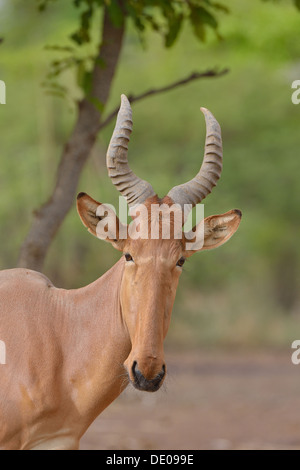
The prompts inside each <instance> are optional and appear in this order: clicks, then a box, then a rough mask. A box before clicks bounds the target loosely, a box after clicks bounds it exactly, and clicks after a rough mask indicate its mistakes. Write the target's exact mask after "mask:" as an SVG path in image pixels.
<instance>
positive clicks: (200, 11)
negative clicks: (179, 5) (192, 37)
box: [190, 5, 218, 41]
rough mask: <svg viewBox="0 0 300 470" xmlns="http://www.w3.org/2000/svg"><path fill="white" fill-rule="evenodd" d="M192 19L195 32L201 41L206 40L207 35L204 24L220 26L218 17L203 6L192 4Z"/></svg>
mask: <svg viewBox="0 0 300 470" xmlns="http://www.w3.org/2000/svg"><path fill="white" fill-rule="evenodd" d="M190 20H191V23H192V26H193V29H194V33H195V34H196V36H197V37H198V38H199V39H200V40H201V41H205V37H206V34H205V28H204V25H208V26H210V27H211V28H213V29H217V27H218V23H217V21H216V19H215V18H214V17H213V16H212V14H211V13H209V11H207V10H206V9H205V8H203V7H198V6H193V5H191V13H190Z"/></svg>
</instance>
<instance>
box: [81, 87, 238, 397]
mask: <svg viewBox="0 0 300 470" xmlns="http://www.w3.org/2000/svg"><path fill="white" fill-rule="evenodd" d="M201 111H202V112H203V113H204V116H205V120H206V127H207V132H206V142H205V153H204V160H203V163H202V166H201V168H200V171H199V172H198V174H197V175H196V176H195V178H193V179H192V180H191V181H189V182H187V183H185V184H182V185H179V186H176V187H174V188H173V189H171V191H169V193H168V195H167V196H165V197H164V198H163V199H160V198H159V197H158V196H157V195H156V194H155V192H154V190H153V188H152V186H151V185H150V184H149V183H148V182H146V181H144V180H141V179H140V178H138V177H137V176H136V175H135V174H134V173H133V172H132V170H131V169H130V167H129V165H128V160H127V151H128V142H129V138H130V134H131V131H132V112H131V107H130V104H129V101H128V99H127V98H126V96H125V95H122V103H121V108H120V111H119V114H118V118H117V123H116V127H115V129H114V132H113V136H112V138H111V141H110V145H109V148H108V152H107V168H108V173H109V176H110V178H111V179H112V182H113V184H114V185H115V186H116V187H117V189H118V190H119V191H120V193H121V194H122V195H123V196H124V197H125V199H126V200H127V203H128V205H129V207H130V208H131V211H133V215H132V217H133V222H132V224H130V225H129V226H124V225H123V224H122V223H121V222H120V221H119V219H118V218H117V216H116V215H115V212H114V211H113V210H112V209H111V208H109V207H107V206H104V205H103V204H101V203H99V202H97V201H95V200H94V199H92V198H91V197H89V196H88V195H86V194H84V193H80V194H79V195H78V200H77V207H78V212H79V215H80V217H81V220H82V222H83V224H84V225H85V226H86V227H87V228H88V229H89V231H90V232H91V233H92V234H93V235H96V236H97V237H98V238H101V239H104V240H106V241H108V242H110V243H111V244H112V245H113V246H114V247H115V248H116V249H118V250H120V251H122V252H123V253H124V271H123V276H122V283H121V287H120V304H121V311H122V315H123V320H124V323H125V325H126V327H127V329H128V333H129V336H130V340H131V352H130V354H129V356H128V358H127V359H126V361H125V364H124V365H125V368H126V370H127V373H128V376H129V379H130V380H131V382H132V383H133V385H134V386H135V387H136V388H137V389H139V390H146V391H155V390H158V389H159V387H160V385H161V384H162V382H163V379H164V377H165V374H166V366H165V361H164V351H163V341H164V338H165V336H166V334H167V331H168V327H169V323H170V317H171V311H172V307H173V303H174V299H175V294H176V289H177V284H178V280H179V276H180V274H181V271H182V266H183V264H184V262H185V260H186V258H188V257H189V256H191V255H192V254H193V253H195V252H196V251H201V250H208V249H211V248H216V247H218V246H220V245H222V244H223V243H225V242H226V241H227V240H229V238H230V237H231V236H232V235H233V234H234V232H235V231H236V230H237V228H238V226H239V223H240V220H241V212H240V211H239V210H231V211H229V212H226V213H225V214H222V215H215V216H210V217H207V218H206V219H204V220H203V221H202V222H200V223H199V224H198V225H197V226H196V227H195V229H194V233H195V234H196V233H198V231H199V230H201V229H202V231H203V234H204V236H203V239H202V243H201V244H200V245H199V244H198V245H197V244H196V245H195V246H192V249H191V248H189V249H188V248H187V247H188V246H189V247H190V245H188V243H189V242H190V239H191V237H190V234H185V233H184V232H183V231H182V225H183V222H184V220H185V217H184V216H183V214H184V211H183V209H184V207H185V205H189V206H188V207H189V209H191V208H192V207H194V206H195V205H196V204H198V203H200V202H201V201H202V200H203V199H204V198H205V197H206V196H207V195H208V194H209V193H210V192H211V191H212V189H213V187H214V186H215V185H216V184H217V181H218V179H219V178H220V176H221V171H222V140H221V130H220V126H219V124H218V122H217V121H216V119H215V118H214V116H213V115H212V114H211V113H210V112H209V111H208V110H207V109H205V108H201ZM174 204H175V206H173V205H174ZM171 206H172V212H171V215H170V210H169V209H170V208H171ZM153 207H158V209H159V210H158V212H157V214H158V217H157V218H156V220H153V217H152V215H151V213H152V208H153ZM131 214H132V212H131ZM178 217H179V220H180V222H181V225H180V235H179V236H178V228H175V225H176V224H175V222H176V220H177V221H178ZM111 222H112V223H111ZM103 223H104V226H105V229H104V230H103ZM166 224H169V229H170V230H169V236H168V237H165V236H163V232H164V228H165V225H166ZM111 227H114V228H115V230H112V229H111ZM155 229H156V230H155ZM153 231H154V232H155V233H156V235H157V236H156V237H153V236H151V235H152V234H153ZM137 235H140V236H137ZM188 235H189V236H188ZM116 288H117V286H116Z"/></svg>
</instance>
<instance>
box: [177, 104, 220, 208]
mask: <svg viewBox="0 0 300 470" xmlns="http://www.w3.org/2000/svg"><path fill="white" fill-rule="evenodd" d="M200 109H201V111H202V113H203V114H204V117H205V122H206V140H205V152H204V159H203V163H202V165H201V168H200V170H199V172H198V174H197V175H196V176H195V178H193V179H192V180H190V181H188V182H187V183H184V184H180V185H179V186H175V187H174V188H173V189H171V191H169V193H168V196H169V197H170V198H171V199H173V201H174V202H175V203H177V204H180V205H181V206H182V208H183V207H184V204H191V205H192V206H193V207H194V206H195V205H196V204H199V202H201V201H202V200H203V199H204V198H205V197H206V196H207V195H208V194H209V193H211V191H212V189H213V187H214V186H216V184H217V182H218V179H219V178H220V176H221V172H222V165H223V163H222V160H223V150H222V137H221V128H220V125H219V123H218V121H217V120H216V118H215V117H214V116H213V115H212V113H211V112H210V111H208V109H206V108H200Z"/></svg>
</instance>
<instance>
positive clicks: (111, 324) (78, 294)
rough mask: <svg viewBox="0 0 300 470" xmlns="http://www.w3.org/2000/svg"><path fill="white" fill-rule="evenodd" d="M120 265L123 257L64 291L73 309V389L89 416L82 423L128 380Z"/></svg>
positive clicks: (128, 346)
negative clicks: (87, 282)
mask: <svg viewBox="0 0 300 470" xmlns="http://www.w3.org/2000/svg"><path fill="white" fill-rule="evenodd" d="M123 270H124V261H123V259H122V258H121V259H120V260H119V261H118V262H117V263H116V264H115V265H114V266H113V267H112V268H111V269H110V270H109V271H108V272H107V273H105V274H104V275H103V276H102V277H101V278H99V279H98V280H97V281H95V282H93V283H92V284H90V285H88V286H86V287H84V288H81V289H78V290H74V291H65V294H66V296H67V297H68V300H69V302H70V307H71V310H72V314H71V315H72V319H71V325H72V328H71V329H70V330H71V331H70V333H71V334H69V335H68V336H69V341H71V344H70V343H69V344H67V345H66V350H67V351H73V354H72V355H71V356H70V354H69V355H68V379H69V381H70V383H72V386H73V387H74V389H75V394H74V393H73V396H75V397H76V407H77V408H78V409H79V410H80V414H81V416H87V418H88V419H87V420H88V421H89V422H87V423H86V426H89V424H90V422H91V421H93V420H94V419H95V417H96V416H97V415H98V414H99V413H101V411H102V410H103V409H104V408H106V407H107V406H108V405H109V404H110V403H111V402H112V401H113V400H114V399H115V398H116V397H117V396H118V395H119V394H120V393H121V392H122V391H123V390H124V388H125V387H126V385H127V383H128V380H127V375H126V373H125V369H124V366H123V363H124V361H125V360H126V358H127V357H128V355H129V353H130V350H131V342H130V338H129V334H128V331H127V327H126V325H125V323H124V321H123V317H122V310H121V303H120V287H121V281H122V276H123ZM74 307H75V308H74ZM71 310H70V311H71ZM74 315H75V318H74ZM75 329H76V330H77V331H76V332H75V331H74V330H75ZM73 392H74V390H73Z"/></svg>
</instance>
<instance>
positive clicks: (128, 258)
mask: <svg viewBox="0 0 300 470" xmlns="http://www.w3.org/2000/svg"><path fill="white" fill-rule="evenodd" d="M125 259H126V261H133V258H132V256H131V255H130V254H129V253H125Z"/></svg>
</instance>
